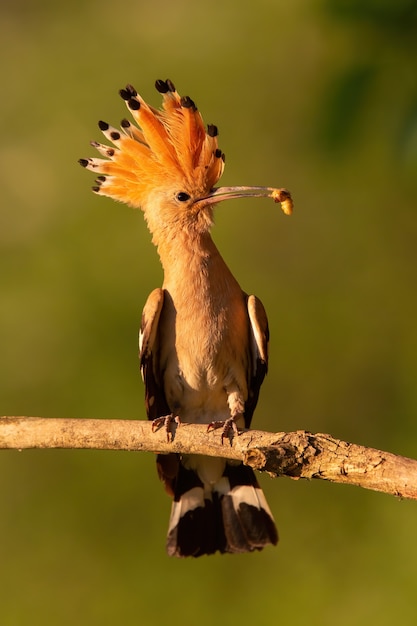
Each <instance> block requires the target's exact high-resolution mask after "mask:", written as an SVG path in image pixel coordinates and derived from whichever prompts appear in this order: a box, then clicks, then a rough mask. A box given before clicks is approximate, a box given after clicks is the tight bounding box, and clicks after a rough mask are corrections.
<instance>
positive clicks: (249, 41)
mask: <svg viewBox="0 0 417 626" xmlns="http://www.w3.org/2000/svg"><path fill="white" fill-rule="evenodd" d="M0 18H1V20H0V35H1V36H0V46H1V53H2V54H1V56H2V63H1V70H0V71H1V73H2V81H1V82H2V85H3V89H2V92H3V95H2V98H1V101H0V112H1V126H2V139H1V148H0V155H1V157H0V158H1V176H2V180H1V186H0V198H1V199H0V202H1V210H0V255H1V256H0V288H1V301H0V348H1V356H2V358H1V361H0V414H3V415H36V416H45V417H101V418H110V417H111V418H129V419H131V418H138V419H143V418H144V410H143V388H142V382H141V380H140V377H139V373H138V363H137V328H138V324H139V320H140V314H141V308H142V306H143V304H144V302H145V299H146V297H147V295H148V293H149V292H150V291H151V289H153V288H154V287H156V286H159V285H160V284H161V279H162V274H161V270H160V267H159V261H158V258H157V255H156V252H155V250H154V248H153V246H152V244H151V242H150V236H149V234H148V232H147V230H146V227H145V224H144V222H143V217H142V214H141V213H140V211H137V212H134V211H132V210H130V209H128V208H126V207H125V206H124V205H117V204H115V203H114V202H112V201H110V200H108V199H103V198H98V197H96V196H94V195H93V194H92V193H91V192H90V187H91V185H92V184H93V178H94V177H93V176H92V175H91V174H90V173H88V172H85V171H83V170H82V169H81V168H80V167H79V166H78V165H77V159H78V158H79V157H86V156H91V155H92V154H93V152H94V151H93V149H92V148H90V146H89V140H90V139H100V133H99V131H98V128H97V120H98V119H105V120H107V121H109V122H111V123H113V124H117V123H118V121H119V120H120V119H121V118H122V117H124V116H125V115H126V110H125V107H124V104H123V102H122V101H121V99H120V98H119V97H118V95H117V91H118V89H119V88H120V87H123V86H124V85H125V84H126V83H127V82H132V83H133V84H134V85H135V86H136V87H137V89H139V90H140V92H141V93H142V95H143V96H144V97H145V98H147V99H148V100H150V102H151V103H152V104H154V105H155V106H156V105H159V102H160V97H159V96H158V94H157V93H156V91H155V90H154V88H153V83H154V81H155V79H156V78H163V79H165V78H166V77H169V78H171V79H172V80H173V81H174V82H175V83H176V85H177V87H178V90H179V91H180V93H181V94H183V95H190V96H191V97H192V98H193V99H194V100H195V101H196V102H197V104H198V105H199V108H200V110H201V111H202V113H203V116H204V118H205V121H206V122H209V123H216V124H217V125H218V126H219V128H220V133H221V136H220V139H221V143H220V145H221V148H222V149H223V150H224V151H225V153H226V156H227V161H226V163H227V167H226V171H225V174H224V177H223V179H222V183H223V184H245V185H250V184H253V185H271V186H285V187H288V188H289V189H290V190H291V191H292V193H293V195H294V199H295V203H296V208H295V212H294V215H293V216H292V217H291V218H287V217H285V216H284V215H283V214H282V213H281V212H280V211H279V209H278V207H277V206H275V205H274V204H272V203H271V202H270V201H266V200H258V201H256V200H253V201H249V200H248V201H246V202H233V203H227V204H224V205H220V206H219V207H218V209H217V220H216V226H215V229H214V238H215V240H216V242H217V243H218V246H219V247H220V249H221V250H222V252H223V254H224V257H225V258H226V260H227V262H228V263H229V265H230V266H231V268H232V270H233V271H234V273H235V274H236V276H237V277H238V279H239V281H240V283H241V284H242V286H243V288H244V289H245V290H247V291H249V292H254V293H256V294H257V295H258V296H259V297H260V298H261V299H262V300H263V302H264V304H265V306H266V309H267V311H268V314H269V319H270V326H271V336H272V344H271V365H270V373H269V376H268V378H267V380H266V382H265V384H264V387H263V393H262V394H261V400H260V403H259V407H258V410H257V413H256V415H255V420H254V425H255V427H257V428H261V429H269V430H296V429H304V428H305V429H310V430H311V431H313V432H318V431H324V432H330V433H332V434H333V435H334V436H337V437H340V438H343V439H347V440H350V441H354V442H356V443H361V444H364V445H369V446H373V447H377V448H382V449H387V450H390V451H392V452H395V453H399V454H404V455H407V456H412V457H417V423H416V417H417V384H416V382H417V324H416V320H417V280H416V278H417V271H416V270H417V213H416V211H417V176H416V172H417V28H416V26H417V3H416V2H415V1H411V0H390V1H389V0H361V1H359V0H350V1H348V0H345V1H336V0H329V1H327V2H326V1H324V0H304V1H303V0H294V1H292V2H289V1H287V0H274V1H272V0H269V1H268V0H258V1H257V2H256V3H244V2H239V1H238V0H221V1H219V0H213V1H212V2H206V1H205V0H203V1H202V2H191V1H187V0H176V1H175V2H172V1H167V0H162V1H160V2H158V3H156V2H143V1H137V2H134V1H133V0H119V1H118V2H117V3H114V2H111V1H110V0H101V1H100V2H98V1H92V2H82V1H80V0H71V2H69V1H67V2H59V3H57V2H52V1H50V2H48V1H43V2H37V3H35V2H30V1H29V0H27V1H24V0H13V2H12V1H11V0H10V1H9V2H7V1H3V2H2V4H1V9H0ZM261 480H262V484H263V486H264V488H265V491H266V493H267V496H268V499H269V501H270V504H271V508H272V509H273V511H274V514H275V516H276V519H277V523H278V525H279V529H280V533H281V543H280V545H279V546H278V547H277V548H276V549H272V548H271V549H267V550H265V551H264V552H263V553H259V554H252V555H242V556H225V557H220V556H214V557H209V558H201V559H197V560H184V561H180V560H170V559H168V557H166V556H165V552H164V542H165V532H166V527H167V523H168V515H169V508H170V502H169V499H168V498H167V497H166V496H165V494H164V493H163V489H162V487H161V485H160V484H159V483H158V479H157V476H156V473H155V468H154V458H153V456H152V455H150V454H149V455H148V454H134V453H130V454H128V453H123V452H119V453H116V452H114V453H112V452H94V451H74V452H72V451H60V450H56V451H40V450H39V451H38V450H34V451H25V452H21V453H19V452H17V451H3V452H2V453H1V454H0V494H1V495H0V499H1V500H0V501H1V515H0V537H1V539H0V564H1V567H0V622H1V624H4V625H5V626H15V625H16V626H21V625H24V626H26V625H31V626H37V625H48V626H49V625H50V624H53V625H54V624H60V625H64V626H66V625H67V624H68V625H70V624H91V625H94V626H95V625H103V626H107V625H110V624H126V625H129V624H146V625H149V626H153V625H159V624H166V623H173V624H177V623H178V624H180V623H181V624H183V625H193V624H196V623H198V624H200V625H201V626H204V625H206V624H213V623H219V624H228V623H234V624H237V623H239V624H242V625H245V624H253V623H256V624H259V625H261V626H263V625H264V624H265V625H266V624H271V623H282V624H286V623H292V624H304V623H309V624H311V625H312V626H314V625H317V626H323V625H333V624H340V625H342V626H343V625H347V624H359V625H362V624H376V623H378V624H380V625H388V624H393V623H396V622H398V623H401V624H406V625H409V624H410V625H411V624H415V623H416V622H417V545H416V543H417V509H416V504H415V503H413V502H401V501H398V500H396V499H394V498H393V497H389V496H386V495H381V494H377V493H373V492H365V491H363V490H360V489H357V488H351V487H345V486H337V485H332V484H326V483H320V482H318V481H313V482H311V483H307V482H303V481H299V482H294V481H291V480H289V479H282V480H274V481H272V480H270V479H268V478H267V477H261Z"/></svg>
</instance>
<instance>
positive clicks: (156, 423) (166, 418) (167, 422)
mask: <svg viewBox="0 0 417 626" xmlns="http://www.w3.org/2000/svg"><path fill="white" fill-rule="evenodd" d="M173 423H175V424H177V426H180V424H181V419H180V417H179V416H178V415H174V414H173V413H170V414H169V415H162V416H161V417H157V418H156V419H154V420H152V432H153V433H154V432H155V431H156V430H158V429H159V428H161V426H165V430H166V434H167V441H168V443H169V442H170V441H172V440H173V438H174V435H173V432H172V424H173Z"/></svg>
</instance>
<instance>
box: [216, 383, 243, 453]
mask: <svg viewBox="0 0 417 626" xmlns="http://www.w3.org/2000/svg"><path fill="white" fill-rule="evenodd" d="M226 391H227V394H228V395H227V403H228V405H229V409H230V417H229V418H228V419H226V420H215V421H213V422H210V424H209V425H208V426H207V432H209V431H210V430H217V429H218V428H222V434H221V441H222V445H223V440H224V439H226V438H228V439H229V440H230V441H231V440H232V438H233V437H234V436H235V435H239V431H238V424H237V423H238V422H243V413H244V410H245V403H244V401H243V397H242V392H241V391H240V389H239V388H238V387H237V385H236V386H233V387H230V388H227V389H226ZM242 425H243V424H242Z"/></svg>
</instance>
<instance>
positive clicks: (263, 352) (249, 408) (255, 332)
mask: <svg viewBox="0 0 417 626" xmlns="http://www.w3.org/2000/svg"><path fill="white" fill-rule="evenodd" d="M247 307H248V314H249V321H250V352H251V357H252V367H251V371H250V372H249V376H248V383H249V393H248V399H247V401H246V403H245V426H246V428H249V426H250V423H251V420H252V415H253V412H254V410H255V407H256V404H257V402H258V397H259V390H260V388H261V385H262V382H263V379H264V378H265V375H266V373H267V371H268V342H269V328H268V318H267V316H266V311H265V309H264V306H263V304H262V302H261V301H260V300H259V299H258V298H257V297H256V296H248V299H247Z"/></svg>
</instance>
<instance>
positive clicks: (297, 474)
mask: <svg viewBox="0 0 417 626" xmlns="http://www.w3.org/2000/svg"><path fill="white" fill-rule="evenodd" d="M172 435H173V436H172V441H167V435H166V432H165V430H164V429H163V428H162V429H160V430H159V431H157V432H155V433H153V432H152V424H151V423H150V422H147V421H142V420H116V419H106V420H105V419H66V418H44V417H1V418H0V448H3V449H6V448H7V449H18V450H23V449H27V448H72V449H80V448H82V449H95V450H129V451H148V452H155V453H160V454H168V453H170V452H176V453H179V454H191V453H192V454H205V455H208V456H220V457H224V458H227V459H234V460H238V461H243V462H244V463H245V464H246V465H249V466H251V467H253V469H255V470H259V471H265V472H268V473H269V474H270V475H271V476H273V477H277V476H289V477H291V478H295V479H298V478H308V479H311V478H320V479H322V480H329V481H332V482H336V483H345V484H350V485H356V486H358V487H363V488H364V489H372V490H374V491H381V492H384V493H388V494H392V495H396V496H399V497H402V498H409V499H413V500H417V461H416V460H413V459H409V458H406V457H402V456H398V455H395V454H391V453H389V452H383V451H381V450H376V449H374V448H367V447H364V446H360V445H357V444H353V443H348V442H346V441H341V440H340V439H335V438H334V437H331V436H330V435H326V434H323V433H317V434H312V433H309V432H307V431H304V430H299V431H296V432H291V433H269V432H263V431H259V430H246V431H243V432H241V433H240V434H239V436H238V437H234V438H233V440H232V441H231V442H230V443H226V442H225V443H224V444H223V445H222V444H221V441H220V434H219V432H218V431H217V432H216V431H215V432H210V433H207V426H205V425H202V424H181V426H179V427H174V429H173V431H172Z"/></svg>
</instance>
